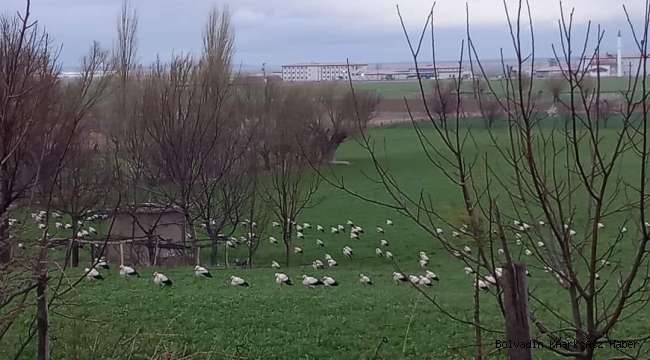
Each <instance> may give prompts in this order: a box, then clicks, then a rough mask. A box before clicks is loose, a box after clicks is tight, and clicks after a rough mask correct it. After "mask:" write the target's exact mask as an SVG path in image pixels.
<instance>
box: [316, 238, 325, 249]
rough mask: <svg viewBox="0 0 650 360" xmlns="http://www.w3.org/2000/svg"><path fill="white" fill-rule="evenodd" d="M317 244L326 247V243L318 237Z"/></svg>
mask: <svg viewBox="0 0 650 360" xmlns="http://www.w3.org/2000/svg"><path fill="white" fill-rule="evenodd" d="M316 245H318V246H320V247H325V243H324V242H323V240H321V239H316Z"/></svg>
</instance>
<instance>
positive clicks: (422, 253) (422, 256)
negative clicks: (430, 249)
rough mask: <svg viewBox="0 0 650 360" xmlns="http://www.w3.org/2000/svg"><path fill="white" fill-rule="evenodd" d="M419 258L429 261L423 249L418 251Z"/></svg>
mask: <svg viewBox="0 0 650 360" xmlns="http://www.w3.org/2000/svg"><path fill="white" fill-rule="evenodd" d="M420 260H424V261H429V257H428V256H427V253H425V252H424V251H420Z"/></svg>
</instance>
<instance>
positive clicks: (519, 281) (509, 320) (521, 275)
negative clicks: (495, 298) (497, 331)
mask: <svg viewBox="0 0 650 360" xmlns="http://www.w3.org/2000/svg"><path fill="white" fill-rule="evenodd" d="M503 269H504V274H503V277H502V279H503V281H502V282H501V287H502V288H503V300H504V306H505V317H506V336H507V340H508V341H509V343H510V346H509V347H508V359H509V360H532V358H533V353H532V348H533V347H534V344H533V343H532V340H531V337H530V324H529V320H528V318H529V317H528V284H527V280H526V265H524V264H521V263H510V264H505V265H503ZM525 344H530V345H529V346H526V345H525ZM515 345H519V346H515Z"/></svg>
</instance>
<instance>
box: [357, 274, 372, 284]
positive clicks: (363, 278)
mask: <svg viewBox="0 0 650 360" xmlns="http://www.w3.org/2000/svg"><path fill="white" fill-rule="evenodd" d="M359 282H360V283H362V284H363V285H372V280H370V278H369V277H367V276H366V275H364V274H359Z"/></svg>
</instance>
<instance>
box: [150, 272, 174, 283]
mask: <svg viewBox="0 0 650 360" xmlns="http://www.w3.org/2000/svg"><path fill="white" fill-rule="evenodd" d="M153 282H154V284H156V285H159V286H161V287H164V286H172V284H173V282H172V280H171V279H170V278H169V277H167V275H165V274H163V273H159V272H155V273H153Z"/></svg>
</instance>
